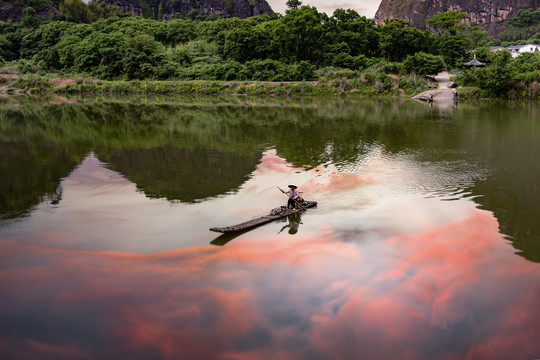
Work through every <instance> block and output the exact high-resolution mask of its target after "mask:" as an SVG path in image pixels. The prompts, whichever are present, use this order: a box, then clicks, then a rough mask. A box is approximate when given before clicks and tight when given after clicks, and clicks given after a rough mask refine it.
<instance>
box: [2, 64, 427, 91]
mask: <svg viewBox="0 0 540 360" xmlns="http://www.w3.org/2000/svg"><path fill="white" fill-rule="evenodd" d="M0 70H1V69H0ZM3 72H4V73H2V71H0V86H1V87H2V89H3V91H2V92H3V93H7V94H10V93H13V94H18V93H26V94H43V93H58V94H86V93H88V94H231V95H260V96H267V95H269V96H288V95H304V96H313V95H331V96H339V95H363V96H394V97H400V96H412V95H414V94H416V93H418V92H421V91H424V90H427V81H426V80H425V78H423V77H421V76H417V75H414V74H412V75H406V76H397V75H392V74H384V73H379V74H363V73H362V74H358V73H352V72H351V73H349V72H346V71H336V70H334V69H326V70H325V72H324V73H321V74H319V76H317V79H318V80H317V81H280V82H270V81H217V80H159V81H154V80H131V81H123V80H112V81H109V80H100V79H96V78H92V77H89V76H85V75H61V76H60V75H56V74H18V73H16V72H15V71H9V69H8V71H6V69H4V71H3Z"/></svg>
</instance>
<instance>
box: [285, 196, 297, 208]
mask: <svg viewBox="0 0 540 360" xmlns="http://www.w3.org/2000/svg"><path fill="white" fill-rule="evenodd" d="M295 206H296V202H294V200H293V199H291V198H289V201H287V208H292V209H294V207H295Z"/></svg>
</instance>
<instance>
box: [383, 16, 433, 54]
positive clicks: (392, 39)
mask: <svg viewBox="0 0 540 360" xmlns="http://www.w3.org/2000/svg"><path fill="white" fill-rule="evenodd" d="M380 31H381V35H380V43H379V46H380V50H381V52H382V55H383V56H385V57H386V59H387V60H388V61H402V60H404V59H405V58H406V57H407V56H409V55H412V54H414V53H416V52H419V51H426V52H427V51H429V49H430V46H431V44H432V37H431V35H430V34H429V33H427V32H423V31H420V30H418V29H415V28H412V27H410V26H409V24H408V23H407V22H406V21H404V20H400V19H392V20H390V21H389V22H388V23H387V24H385V25H383V26H382V27H381V30H380Z"/></svg>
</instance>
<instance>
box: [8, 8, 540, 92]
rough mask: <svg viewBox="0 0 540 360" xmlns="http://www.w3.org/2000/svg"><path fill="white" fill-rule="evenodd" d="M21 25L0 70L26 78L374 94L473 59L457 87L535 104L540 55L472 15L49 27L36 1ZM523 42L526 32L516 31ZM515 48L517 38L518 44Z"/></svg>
mask: <svg viewBox="0 0 540 360" xmlns="http://www.w3.org/2000/svg"><path fill="white" fill-rule="evenodd" d="M27 2H29V3H31V5H33V6H27V7H26V8H25V9H24V11H23V17H22V20H21V21H20V22H11V21H8V22H0V65H3V68H4V69H6V68H7V69H9V68H11V69H13V68H16V70H17V72H18V73H22V74H24V73H36V74H51V73H54V74H85V75H88V76H91V77H95V78H98V79H103V80H134V79H137V80H142V79H148V80H177V81H178V80H179V81H182V80H220V81H221V80H225V81H274V82H279V81H307V80H318V81H325V80H336V79H337V80H340V81H343V79H345V81H346V83H345V84H343V87H344V88H347V87H353V88H360V87H366V86H367V87H370V88H371V89H372V91H374V92H375V93H385V92H386V93H392V92H396V91H397V90H399V89H401V90H403V91H405V92H414V91H417V90H418V89H419V88H421V87H422V86H425V84H426V82H425V80H424V79H423V77H421V76H419V75H425V74H436V73H437V72H439V71H441V70H445V69H446V70H449V71H452V70H459V69H461V68H462V67H463V63H464V62H466V61H469V60H471V59H472V57H473V56H474V55H476V57H477V58H478V59H479V60H481V61H484V62H486V63H487V64H488V66H486V67H485V68H479V69H473V70H472V71H463V72H462V73H461V75H460V76H458V77H456V78H455V80H456V82H458V83H459V84H460V85H463V86H466V87H469V88H471V89H474V90H473V92H475V93H476V94H477V96H507V97H508V96H509V97H530V98H535V97H536V96H537V95H538V92H539V88H540V85H539V83H540V54H538V53H536V54H532V53H531V54H525V55H523V56H520V57H518V58H516V59H513V58H512V57H511V56H510V54H509V53H508V52H491V51H489V46H490V45H495V44H497V45H498V44H501V45H507V43H501V40H500V39H488V38H486V33H485V32H483V31H482V30H481V29H480V28H479V27H478V26H475V25H473V26H464V25H462V23H461V20H462V19H463V17H464V13H462V12H459V11H450V12H446V13H440V14H437V15H435V16H433V17H432V18H431V19H429V20H427V21H428V23H429V25H430V27H432V28H434V29H436V30H437V32H436V33H430V32H428V31H421V30H418V29H416V28H414V27H411V26H409V24H408V23H407V22H405V21H403V20H398V19H394V20H390V21H388V22H386V23H385V24H384V25H380V26H376V24H375V23H374V21H373V20H372V19H367V18H366V17H364V16H360V15H359V14H358V13H357V12H355V11H353V10H343V9H338V10H335V12H334V13H333V14H332V15H331V16H328V15H327V14H325V13H322V12H319V11H318V10H317V9H316V8H315V7H311V6H302V3H301V2H300V1H298V0H289V1H288V2H287V5H288V7H289V8H288V10H287V11H286V13H285V14H284V15H281V14H273V15H262V16H256V17H251V18H247V19H239V18H225V19H217V18H216V17H213V16H206V15H201V14H198V13H196V12H192V13H190V14H183V15H182V14H177V15H176V16H175V17H174V18H173V19H171V20H168V21H158V20H154V19H148V18H141V17H133V16H130V15H128V14H125V13H121V12H118V11H117V10H115V9H113V8H110V7H107V6H106V5H104V4H103V3H101V4H98V3H96V2H90V3H89V4H88V5H86V4H85V3H83V2H82V1H80V0H65V1H63V2H59V3H58V9H59V10H60V11H59V12H58V13H57V14H56V15H55V16H54V17H53V18H52V19H50V20H46V21H42V20H41V19H40V18H39V17H38V16H37V15H36V10H35V9H34V7H37V8H40V7H42V6H44V5H43V3H44V1H42V0H31V1H30V0H27ZM510 23H511V25H512V27H513V28H515V29H529V31H525V30H524V31H523V33H522V38H521V42H523V43H540V34H539V33H538V32H536V33H534V34H531V33H530V29H531V28H534V27H535V26H538V24H540V10H529V11H520V12H519V13H518V15H517V16H516V17H514V18H512V19H511V22H510ZM516 33H517V32H516ZM514 40H515V39H514Z"/></svg>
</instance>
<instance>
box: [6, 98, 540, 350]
mask: <svg viewBox="0 0 540 360" xmlns="http://www.w3.org/2000/svg"><path fill="white" fill-rule="evenodd" d="M0 101H1V102H0V104H1V105H2V106H1V107H0V145H1V147H0V292H1V294H2V295H1V296H0V355H2V356H1V357H2V358H6V359H15V358H21V359H26V358H36V359H97V358H99V359H118V358H121V357H125V358H129V359H352V358H356V359H462V358H470V359H534V358H540V342H539V341H538V339H539V338H540V324H539V319H540V307H539V306H538V304H539V303H540V222H539V221H538V219H539V218H540V205H539V204H540V191H539V188H538V185H539V183H540V162H539V160H540V159H539V157H540V115H539V114H540V107H539V106H538V104H536V105H535V104H529V103H494V102H489V103H487V102H483V103H459V104H457V105H456V106H454V107H446V108H440V107H438V106H428V105H426V104H421V103H416V102H412V101H401V102H400V101H394V100H386V101H385V100H357V99H340V98H303V99H282V98H273V99H262V98H245V97H226V98H219V97H206V98H205V97H197V98H189V97H174V98H173V97H150V98H149V97H122V98H106V97H96V98H90V97H87V98H74V99H62V98H57V99H47V100H46V101H36V100H34V99H28V98H22V99H19V100H17V101H13V100H9V101H8V100H6V99H4V100H1V99H0ZM288 184H295V185H297V186H298V187H299V190H300V191H301V192H302V196H303V197H304V198H305V199H307V200H314V201H317V202H318V206H317V207H316V208H313V209H309V210H308V211H307V212H305V213H301V214H300V215H299V216H294V217H290V218H285V219H281V220H278V221H274V222H272V223H269V224H266V225H264V226H261V227H258V228H256V229H254V230H252V231H249V232H245V233H242V234H238V235H234V236H220V234H218V233H214V232H210V231H209V228H210V227H217V226H228V225H234V224H237V223H240V222H243V221H246V220H250V219H253V218H256V217H258V216H261V215H266V214H267V213H268V212H269V211H270V210H271V209H272V208H275V207H278V206H281V205H285V204H286V200H287V198H286V197H285V196H284V195H283V194H281V192H280V191H279V190H278V189H277V187H281V188H283V189H286V187H287V185H288Z"/></svg>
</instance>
